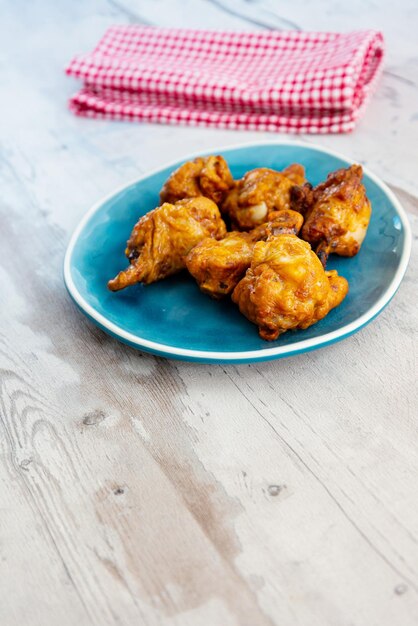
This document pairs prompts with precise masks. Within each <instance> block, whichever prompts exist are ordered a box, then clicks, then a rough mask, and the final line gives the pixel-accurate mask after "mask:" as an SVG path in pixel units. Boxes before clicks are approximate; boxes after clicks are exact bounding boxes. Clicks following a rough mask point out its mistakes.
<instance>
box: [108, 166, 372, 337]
mask: <svg viewBox="0 0 418 626" xmlns="http://www.w3.org/2000/svg"><path fill="white" fill-rule="evenodd" d="M362 176H363V170H362V168H361V166H360V165H351V166H350V167H348V168H346V169H339V170H337V171H335V172H331V173H330V174H328V177H327V179H326V180H325V181H324V182H322V183H321V184H319V185H318V186H317V187H312V185H311V184H310V183H309V182H308V181H307V180H306V177H305V169H304V167H303V165H300V164H298V163H293V164H291V165H289V166H288V167H286V168H285V169H283V170H282V171H276V170H273V169H270V168H267V167H259V168H256V169H253V170H250V171H248V172H247V173H246V174H245V175H244V176H243V177H242V178H241V179H240V180H235V181H234V180H233V178H232V174H231V172H230V169H229V166H228V164H227V162H226V161H225V159H224V158H223V157H222V156H208V157H198V158H196V159H194V160H193V161H188V162H187V163H184V164H183V165H182V166H181V167H179V168H178V169H177V170H176V171H175V172H173V173H172V174H171V176H170V177H169V178H168V180H167V181H166V182H165V184H164V186H163V188H162V189H161V193H160V197H161V203H162V204H161V206H159V207H157V208H156V209H154V210H153V211H150V212H149V213H147V214H146V215H144V216H143V217H141V219H140V220H139V221H138V222H137V224H136V225H135V226H134V229H133V231H132V233H131V236H130V239H129V241H128V244H127V248H126V250H125V253H126V256H127V257H128V260H129V267H128V268H127V269H125V270H123V271H121V272H120V273H119V274H118V275H117V276H116V277H115V278H113V279H112V280H110V281H109V282H108V287H109V289H111V290H112V291H118V290H119V289H124V288H125V287H127V286H129V285H134V284H135V283H138V282H141V283H144V284H149V283H152V282H155V281H158V280H161V279H163V278H165V277H167V276H170V275H171V274H174V273H176V272H179V271H180V270H183V269H187V270H188V272H189V273H190V274H191V276H192V277H193V278H194V279H195V280H196V282H197V284H198V285H199V288H200V289H201V291H202V292H204V293H206V294H208V295H209V296H211V297H212V298H215V299H221V298H225V297H227V296H229V295H230V296H231V297H232V300H233V302H234V303H236V304H237V305H238V308H239V310H240V312H241V313H242V314H243V315H245V316H246V317H247V318H248V319H249V320H250V321H251V322H253V323H254V324H256V325H257V326H258V327H259V334H260V337H262V338H263V339H265V340H268V341H273V340H275V339H277V337H279V336H280V335H281V334H283V333H284V332H286V331H287V330H296V329H304V328H308V327H309V326H311V325H312V324H315V323H316V322H318V321H319V320H321V319H323V318H324V317H325V316H326V315H327V314H328V313H329V311H330V310H331V309H333V308H334V307H336V306H338V305H339V304H340V303H341V302H342V301H343V300H344V298H345V296H346V295H347V292H348V283H347V281H346V279H345V278H343V277H342V276H339V275H338V274H337V272H336V271H334V270H331V271H325V266H326V262H327V259H328V255H329V254H331V253H335V254H339V255H341V256H347V257H350V256H354V255H355V254H357V252H358V251H359V250H360V247H361V244H362V242H363V240H364V237H365V235H366V232H367V227H368V224H369V220H370V215H371V205H370V202H369V200H368V198H367V196H366V190H365V187H364V185H363V183H362ZM223 217H224V218H225V220H226V221H227V222H228V224H229V225H230V226H231V228H232V230H231V231H230V232H227V227H226V225H225V222H224V221H223ZM311 246H312V247H311Z"/></svg>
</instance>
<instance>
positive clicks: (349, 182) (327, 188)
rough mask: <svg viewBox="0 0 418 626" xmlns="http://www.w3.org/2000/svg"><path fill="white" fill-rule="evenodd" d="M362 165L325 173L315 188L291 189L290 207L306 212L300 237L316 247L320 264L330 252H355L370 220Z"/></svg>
mask: <svg viewBox="0 0 418 626" xmlns="http://www.w3.org/2000/svg"><path fill="white" fill-rule="evenodd" d="M362 176H363V169H362V167H361V165H352V166H351V167H348V168H347V169H340V170H337V171H336V172H332V173H330V174H329V175H328V177H327V179H326V181H325V182H323V183H321V184H320V185H318V186H317V187H315V189H313V190H312V189H311V188H309V186H304V187H302V188H299V189H295V190H294V191H293V192H292V200H293V202H292V207H293V208H295V209H299V210H301V211H302V212H304V213H305V215H306V219H305V224H304V226H303V229H302V238H303V239H305V240H306V241H309V243H310V244H312V246H313V247H314V248H315V251H316V253H317V254H318V256H319V258H320V259H321V262H322V264H323V265H324V267H325V265H326V261H327V258H328V255H329V254H331V253H334V254H339V255H340V256H349V257H351V256H354V255H356V254H357V253H358V251H359V250H360V247H361V244H362V243H363V240H364V237H365V236H366V232H367V227H368V225H369V221H370V215H371V204H370V201H369V200H368V198H367V196H366V190H365V188H364V185H363V184H362V182H361V181H362Z"/></svg>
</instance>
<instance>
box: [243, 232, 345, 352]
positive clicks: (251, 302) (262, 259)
mask: <svg viewBox="0 0 418 626" xmlns="http://www.w3.org/2000/svg"><path fill="white" fill-rule="evenodd" d="M347 291H348V283H347V281H346V280H345V278H343V277H342V276H338V274H337V272H335V271H331V272H325V271H324V268H323V267H322V265H321V262H320V261H319V259H318V257H317V256H316V254H314V252H312V250H311V247H310V245H309V244H308V243H307V242H306V241H302V240H301V239H299V238H298V237H296V236H295V235H278V236H276V237H270V238H269V239H268V240H267V242H264V241H260V242H258V243H257V244H256V245H255V247H254V252H253V258H252V262H251V266H250V268H249V269H248V270H247V273H246V275H245V276H244V278H243V279H242V280H241V281H240V282H239V283H238V285H237V286H236V287H235V289H234V292H233V294H232V300H233V301H234V302H235V303H236V304H238V306H239V309H240V311H241V313H243V314H244V315H245V316H246V317H247V318H248V319H249V320H250V321H251V322H254V324H257V325H258V327H259V333H260V337H262V338H263V339H266V340H268V341H272V340H274V339H277V337H278V336H279V335H280V334H282V333H284V332H286V331H287V330H290V329H296V328H308V326H311V325H312V324H315V322H317V321H319V320H320V319H322V318H323V317H325V316H326V315H327V313H328V312H329V311H330V310H331V309H332V308H334V307H336V306H338V305H339V304H340V303H341V302H342V300H343V299H344V298H345V296H346V294H347Z"/></svg>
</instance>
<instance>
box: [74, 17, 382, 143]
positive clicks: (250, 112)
mask: <svg viewBox="0 0 418 626" xmlns="http://www.w3.org/2000/svg"><path fill="white" fill-rule="evenodd" d="M382 59H383V36H382V34H381V33H379V32H377V31H371V30H368V31H356V32H351V33H346V34H339V33H303V32H296V31H289V32H283V31H268V32H265V31H261V32H252V33H247V32H240V33H238V32H214V31H201V30H180V29H172V28H169V29H165V28H164V29H163V28H153V27H146V26H114V27H112V28H110V29H109V30H108V31H107V32H106V34H105V35H104V37H103V38H102V39H101V41H100V42H99V44H98V45H97V47H96V48H95V50H93V52H91V53H90V54H86V55H83V56H77V57H76V58H74V59H73V60H72V61H71V63H70V64H69V66H68V67H67V70H66V71H67V74H69V75H71V76H75V77H77V78H81V79H82V80H83V82H84V86H83V88H82V89H81V91H79V92H78V93H76V94H75V95H74V96H73V97H72V98H71V100H70V108H71V110H72V111H73V112H74V113H76V114H77V115H83V116H86V117H94V118H107V119H118V120H135V121H147V122H160V123H168V124H191V125H203V126H216V127H220V128H234V129H250V130H272V131H277V132H290V133H340V132H347V131H351V130H352V129H353V128H354V126H355V123H356V121H357V120H358V118H359V117H360V115H361V113H362V112H363V111H364V109H365V107H366V105H367V102H368V101H369V99H370V96H371V94H372V92H373V89H374V87H375V84H376V80H377V78H378V75H379V73H380V70H381V67H382Z"/></svg>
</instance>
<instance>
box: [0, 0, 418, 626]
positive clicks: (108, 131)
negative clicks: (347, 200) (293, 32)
mask: <svg viewBox="0 0 418 626" xmlns="http://www.w3.org/2000/svg"><path fill="white" fill-rule="evenodd" d="M280 5H283V6H281V7H280V8H279V6H280ZM417 6H418V5H417V4H416V1H415V0H410V1H407V0H401V1H400V2H397V3H396V4H394V3H393V2H391V0H384V1H383V2H380V3H378V4H377V3H375V2H373V1H372V0H370V1H367V0H355V1H353V2H351V3H346V2H345V3H343V2H340V1H339V0H332V2H326V1H325V0H320V1H317V2H309V1H308V0H293V1H292V2H282V3H279V2H277V1H275V0H270V2H269V1H268V0H265V1H259V2H257V1H254V0H252V1H249V0H248V1H244V0H242V1H238V0H229V1H228V0H207V1H204V0H187V1H186V0H175V1H174V0H147V1H146V0H137V1H136V2H134V1H133V0H132V1H129V0H84V1H83V2H53V1H52V0H49V1H47V0H38V1H36V2H31V3H29V2H23V0H16V1H12V0H9V2H6V3H4V2H2V11H1V15H2V18H1V24H0V27H1V41H2V63H1V72H2V80H1V86H2V87H1V88H2V115H1V126H2V130H1V138H2V150H1V169H0V182H1V200H0V210H1V228H0V299H1V308H0V368H1V404H0V417H1V421H0V424H1V428H2V431H1V439H0V442H1V456H0V624H1V626H18V625H19V626H57V625H59V626H89V625H91V624H92V625H97V626H108V625H112V626H113V625H123V626H125V625H128V626H131V625H132V626H134V625H135V626H138V625H142V624H144V625H145V626H265V625H277V626H307V625H309V626H394V625H395V626H413V625H414V626H415V625H416V624H417V623H418V480H417V479H418V446H417V436H418V429H417V414H418V410H417V408H418V407H417V405H418V403H417V360H416V358H417V331H418V316H417V304H418V297H417V283H418V270H417V254H418V244H417V237H418V219H417V217H414V216H413V213H414V212H415V214H416V215H417V214H418V182H417V180H418V176H417V172H418V168H417V161H418V160H417V146H418V97H417V95H418V91H417V90H418V58H417V54H416V25H417V21H418V9H417ZM128 22H132V23H135V22H140V23H147V24H154V25H173V26H193V27H208V28H236V29H246V30H248V29H254V28H280V29H287V28H302V29H306V30H308V29H322V30H326V29H330V30H348V29H354V28H363V27H375V28H381V29H383V30H384V32H385V34H386V38H387V44H388V55H387V60H386V70H385V73H384V76H383V79H382V81H381V83H380V86H379V89H378V93H377V94H376V96H375V98H374V100H373V102H372V103H371V105H370V107H369V109H368V111H367V113H366V115H365V117H364V119H363V120H362V121H361V123H360V124H359V126H358V128H357V130H356V131H355V132H354V133H352V134H351V135H344V136H326V137H321V138H317V137H314V136H304V137H302V139H303V140H305V141H307V142H313V143H315V142H318V141H320V142H321V143H322V144H323V145H325V146H329V147H331V148H333V149H336V150H339V151H341V152H343V153H346V154H348V155H350V156H351V157H352V158H353V160H354V159H355V160H359V161H360V162H363V163H365V164H367V166H369V167H370V168H371V169H372V170H373V171H375V172H376V173H377V174H378V175H380V176H381V177H382V178H383V179H384V180H385V181H387V182H388V183H389V185H390V186H391V187H392V188H393V189H394V191H395V192H396V193H397V194H398V196H399V198H400V200H401V201H402V202H403V203H404V206H405V208H406V209H407V210H408V211H409V212H410V216H411V222H412V226H413V230H414V244H413V255H412V259H411V262H410V266H409V269H408V272H407V275H406V277H405V279H404V281H403V283H402V286H401V288H400V289H399V292H398V293H397V295H396V297H395V298H394V300H393V301H392V302H391V304H390V305H389V306H388V307H387V308H386V310H385V311H384V312H383V313H382V314H381V315H380V316H379V318H378V319H376V320H375V321H374V322H373V323H372V324H370V325H369V326H368V327H367V328H365V329H364V330H362V331H361V332H359V333H358V334H356V335H354V336H352V337H351V338H349V339H347V340H345V341H344V342H342V343H339V344H336V345H333V346H330V347H328V348H325V349H323V350H320V351H317V352H312V353H309V354H304V355H301V356H297V357H294V358H291V359H285V360H282V361H276V362H271V363H258V364H254V365H242V366H213V365H212V366H207V365H199V364H192V363H182V362H174V361H166V360H164V359H160V358H155V357H153V356H150V355H147V354H142V353H139V352H136V351H135V350H132V349H130V348H128V347H126V346H123V345H121V344H119V343H117V342H116V341H114V340H113V339H111V338H110V337H108V336H106V335H105V334H103V333H102V332H101V331H99V330H98V329H96V328H95V327H94V326H93V325H92V324H91V323H89V322H88V321H87V320H86V319H85V318H84V317H83V316H82V315H81V314H80V313H79V312H78V311H77V310H76V309H75V307H74V306H73V304H72V303H71V301H70V299H69V297H68V296H67V294H66V291H65V289H64V285H63V279H62V269H61V268H62V262H63V255H64V251H65V247H66V244H67V242H68V240H69V236H70V234H71V231H72V230H73V229H74V227H75V226H76V224H77V222H78V221H79V219H80V218H81V217H82V215H83V214H84V213H85V211H86V210H87V209H88V208H89V207H90V206H91V204H92V203H93V202H95V201H96V200H97V199H99V198H100V197H101V196H103V195H104V194H107V193H109V192H111V191H112V190H113V189H114V188H115V187H116V186H119V185H122V184H123V183H124V182H126V181H129V180H131V179H132V178H134V177H135V176H139V175H140V174H142V173H144V172H146V171H147V170H150V169H151V168H154V167H157V166H158V165H159V164H160V163H163V162H166V161H169V160H170V159H175V158H181V157H182V155H183V154H185V153H187V152H190V151H193V150H198V149H200V148H201V149H202V150H204V149H205V150H206V149H210V148H211V146H216V147H219V146H222V145H227V144H230V143H234V142H235V143H237V142H241V141H242V142H247V141H249V140H252V139H265V138H272V139H273V138H274V136H273V135H271V134H270V135H269V134H268V133H254V132H248V133H244V132H242V133H240V132H233V131H221V130H219V131H217V130H208V129H195V128H176V127H168V126H153V125H139V124H137V125H129V124H123V123H115V122H112V123H107V122H100V121H86V120H80V119H76V118H75V117H73V116H72V115H71V114H70V113H69V112H68V111H67V108H66V100H67V98H68V96H69V95H70V94H71V93H72V92H73V91H74V90H75V89H76V83H75V81H72V80H70V79H68V78H66V77H65V76H64V74H63V71H62V69H63V67H64V65H65V63H66V62H67V61H68V60H69V59H70V57H71V56H72V55H73V54H74V53H77V52H84V51H87V50H89V49H91V48H92V46H93V45H94V44H95V42H96V41H97V39H98V38H99V37H100V36H101V34H102V33H103V32H104V30H105V28H106V27H107V26H109V25H111V24H114V23H128Z"/></svg>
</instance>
